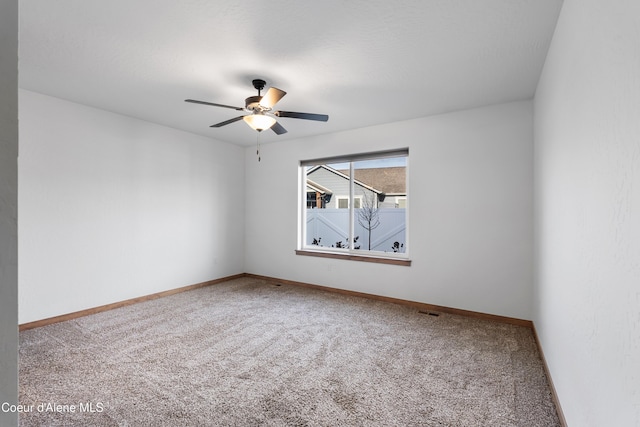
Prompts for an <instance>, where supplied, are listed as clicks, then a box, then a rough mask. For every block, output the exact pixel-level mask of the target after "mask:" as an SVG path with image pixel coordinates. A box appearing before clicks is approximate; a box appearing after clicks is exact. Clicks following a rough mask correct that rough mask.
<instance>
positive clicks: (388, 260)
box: [296, 249, 411, 267]
mask: <svg viewBox="0 0 640 427" xmlns="http://www.w3.org/2000/svg"><path fill="white" fill-rule="evenodd" d="M296 255H304V256H315V257H320V258H333V259H344V260H349V261H363V262H374V263H377V264H392V265H402V266H405V267H410V266H411V260H410V259H406V258H396V257H385V256H372V255H355V254H353V253H337V252H327V251H314V250H309V249H298V250H296Z"/></svg>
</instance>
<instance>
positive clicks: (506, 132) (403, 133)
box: [245, 101, 533, 319]
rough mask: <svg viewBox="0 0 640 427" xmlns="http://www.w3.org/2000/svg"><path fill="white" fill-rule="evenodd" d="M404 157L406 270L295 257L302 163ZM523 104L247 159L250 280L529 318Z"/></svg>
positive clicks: (529, 222)
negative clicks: (405, 153) (404, 151)
mask: <svg viewBox="0 0 640 427" xmlns="http://www.w3.org/2000/svg"><path fill="white" fill-rule="evenodd" d="M400 147H409V150H410V154H409V192H410V194H409V239H410V251H411V258H412V260H413V264H412V266H411V267H403V266H394V265H382V264H372V263H362V262H355V261H345V260H335V259H327V258H315V257H308V256H297V255H295V254H294V250H295V249H296V242H297V232H298V230H297V215H298V194H297V186H298V178H297V177H298V161H299V160H303V159H310V158H318V157H323V156H334V155H340V154H349V153H359V152H367V151H373V150H382V149H391V148H400ZM532 150H533V123H532V104H531V102H529V101H523V102H515V103H510V104H503V105H498V106H490V107H484V108H478V109H474V110H468V111H462V112H456V113H451V114H444V115H439V116H433V117H428V118H422V119H417V120H410V121H405V122H398V123H393V124H387V125H381V126H376V127H370V128H363V129H357V130H353V131H347V132H340V133H335V134H327V135H321V136H317V137H311V138H304V139H297V140H289V141H283V142H278V143H274V144H267V145H263V147H262V161H261V162H260V163H258V162H257V158H256V155H255V148H253V147H251V148H248V149H247V150H246V183H247V185H246V224H247V225H246V232H245V236H246V239H247V240H246V243H245V248H246V249H245V254H246V258H245V268H246V271H247V272H249V273H254V274H260V275H266V276H273V277H278V278H282V279H288V280H296V281H301V282H307V283H314V284H319V285H324V286H330V287H335V288H341V289H348V290H353V291H358V292H366V293H373V294H377V295H383V296H389V297H394V298H401V299H409V300H414V301H421V302H426V303H431V304H438V305H444V306H449V307H457V308H461V309H466V310H474V311H480V312H484V313H492V314H497V315H504V316H512V317H517V318H524V319H530V318H531V287H532V280H533V278H532V276H533V272H532V255H533V234H532V233H533V207H532V203H533V165H532V155H533V154H532Z"/></svg>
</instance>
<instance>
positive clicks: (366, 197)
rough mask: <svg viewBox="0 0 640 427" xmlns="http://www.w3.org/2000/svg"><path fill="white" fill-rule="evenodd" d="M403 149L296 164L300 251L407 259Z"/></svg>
mask: <svg viewBox="0 0 640 427" xmlns="http://www.w3.org/2000/svg"><path fill="white" fill-rule="evenodd" d="M408 156H409V152H408V150H406V149H402V150H394V151H386V152H378V153H367V154H358V155H353V156H341V157H334V158H326V159H317V160H308V161H302V162H300V172H301V173H300V175H301V178H302V185H301V187H302V189H303V194H302V197H301V199H302V201H303V205H302V206H301V221H300V223H301V224H302V227H301V230H300V244H299V246H300V249H303V250H304V249H306V250H312V251H321V252H333V253H350V254H353V255H363V256H374V257H398V258H407V254H408V245H407V200H408V194H407V161H408Z"/></svg>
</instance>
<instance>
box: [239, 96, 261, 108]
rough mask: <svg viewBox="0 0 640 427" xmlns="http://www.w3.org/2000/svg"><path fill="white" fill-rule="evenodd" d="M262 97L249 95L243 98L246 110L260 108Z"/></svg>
mask: <svg viewBox="0 0 640 427" xmlns="http://www.w3.org/2000/svg"><path fill="white" fill-rule="evenodd" d="M261 99H262V97H261V96H258V95H256V96H250V97H248V98H247V99H245V100H244V106H245V108H246V109H247V110H251V111H255V110H256V109H260V110H262V109H263V108H262V107H260V100H261Z"/></svg>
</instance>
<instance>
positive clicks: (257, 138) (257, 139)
mask: <svg viewBox="0 0 640 427" xmlns="http://www.w3.org/2000/svg"><path fill="white" fill-rule="evenodd" d="M260 133H261V132H260V131H258V135H257V136H256V145H257V149H256V155H257V156H258V162H259V161H260Z"/></svg>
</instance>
